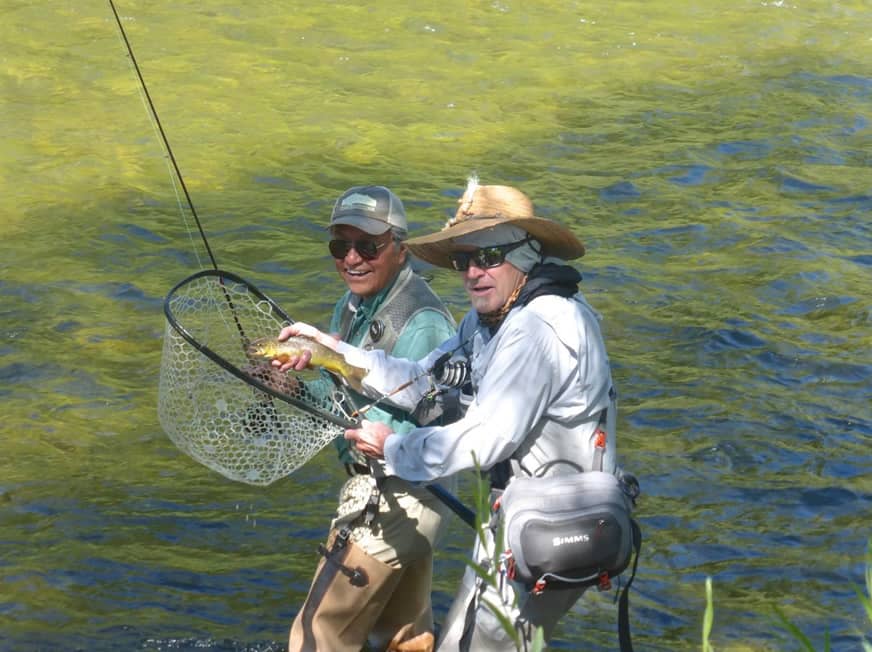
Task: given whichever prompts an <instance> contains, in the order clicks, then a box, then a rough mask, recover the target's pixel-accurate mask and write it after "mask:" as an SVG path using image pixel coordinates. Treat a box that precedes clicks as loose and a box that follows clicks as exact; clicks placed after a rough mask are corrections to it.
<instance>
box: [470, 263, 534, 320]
mask: <svg viewBox="0 0 872 652" xmlns="http://www.w3.org/2000/svg"><path fill="white" fill-rule="evenodd" d="M459 274H460V275H461V276H462V277H463V287H464V288H465V289H466V293H467V294H468V295H469V301H470V303H472V307H473V308H474V309H475V311H476V312H478V313H480V314H486V313H489V312H494V311H495V310H499V309H500V308H502V307H503V306H504V305H505V303H506V301H508V300H509V297H510V296H512V292H514V291H515V288H517V287H518V285H519V284H520V283H521V280H522V279H523V278H524V272H522V271H521V270H519V269H518V268H517V267H515V266H514V265H512V264H511V263H509V262H503V264H502V265H499V266H497V267H489V268H487V269H482V268H480V267H476V265H475V264H474V263H471V264H470V265H469V269H467V270H466V271H465V272H459Z"/></svg>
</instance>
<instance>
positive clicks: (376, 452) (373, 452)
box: [345, 419, 394, 459]
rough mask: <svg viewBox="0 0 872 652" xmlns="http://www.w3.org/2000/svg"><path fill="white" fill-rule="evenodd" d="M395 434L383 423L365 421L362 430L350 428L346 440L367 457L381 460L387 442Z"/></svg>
mask: <svg viewBox="0 0 872 652" xmlns="http://www.w3.org/2000/svg"><path fill="white" fill-rule="evenodd" d="M392 434H394V431H393V430H391V429H390V426H388V425H387V424H384V423H382V422H381V421H367V420H366V419H364V420H363V421H362V422H361V424H360V428H349V429H348V430H346V431H345V438H346V439H347V440H349V441H351V442H354V445H355V448H357V450H359V451H360V452H361V453H363V454H364V455H366V456H367V457H374V458H376V459H381V458H383V457H384V456H385V440H386V439H387V438H388V437H390V436H391V435H392Z"/></svg>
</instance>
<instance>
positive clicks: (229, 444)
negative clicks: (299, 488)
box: [158, 270, 353, 485]
mask: <svg viewBox="0 0 872 652" xmlns="http://www.w3.org/2000/svg"><path fill="white" fill-rule="evenodd" d="M164 314H165V315H166V318H167V324H166V332H165V335H164V345H163V356H162V358H161V369H160V386H159V391H158V416H159V418H160V423H161V426H162V427H163V429H164V430H165V431H166V433H167V435H168V436H169V438H170V439H171V440H172V441H173V443H175V445H176V446H178V447H179V448H180V449H181V450H182V451H184V452H185V453H186V454H188V455H190V456H191V457H192V458H194V459H195V460H197V461H198V462H200V463H202V464H204V465H205V466H207V467H209V468H210V469H212V470H214V471H217V472H218V473H220V474H222V475H223V476H225V477H227V478H230V479H231V480H236V481H239V482H245V483H247V484H252V485H268V484H270V483H272V482H275V481H276V480H278V479H280V478H283V477H285V476H287V475H289V474H291V473H293V472H294V471H295V470H296V469H298V468H299V467H300V466H302V465H303V464H305V463H306V462H307V461H309V460H310V459H311V458H312V457H314V456H315V455H316V454H317V453H318V452H319V451H320V450H321V449H323V448H324V447H325V446H326V445H327V444H329V443H330V442H331V441H332V440H333V439H334V438H335V437H337V436H341V435H342V433H343V430H344V428H346V427H348V426H349V425H351V420H350V419H349V418H348V416H347V415H348V414H350V413H351V412H352V411H353V407H351V402H350V399H349V398H348V396H347V395H346V394H345V393H344V392H343V391H342V389H341V388H340V385H339V383H338V382H335V381H333V380H332V379H330V378H329V377H327V376H320V377H319V379H318V380H312V379H308V380H307V379H306V378H305V377H303V378H300V377H295V376H286V375H285V374H281V373H280V372H278V371H277V370H275V369H273V368H271V367H270V366H269V363H268V362H267V361H260V362H256V361H255V362H253V361H252V360H250V359H249V358H248V356H247V355H246V348H247V345H248V343H249V342H250V341H252V340H254V339H256V338H259V337H275V336H276V335H277V334H278V332H279V330H281V328H282V327H283V326H286V325H288V324H290V323H292V322H293V320H292V319H290V317H288V316H287V315H286V314H285V313H284V312H283V311H282V310H281V308H279V306H278V305H276V304H275V303H274V302H273V301H272V300H271V299H269V297H267V296H266V295H264V294H263V293H262V292H260V291H259V290H258V289H257V288H255V287H254V286H253V285H251V284H250V283H248V282H247V281H245V280H243V279H242V278H240V277H238V276H236V275H234V274H231V273H229V272H223V271H219V270H206V271H202V272H198V273H196V274H194V275H192V276H190V277H188V278H186V279H185V280H183V281H182V282H180V283H179V284H178V285H176V287H174V288H173V289H172V290H171V291H170V292H169V294H168V295H167V298H166V300H165V302H164ZM307 384H308V386H309V387H310V388H311V387H315V386H317V387H318V388H319V390H320V391H317V392H313V391H311V389H307V387H306V385H307Z"/></svg>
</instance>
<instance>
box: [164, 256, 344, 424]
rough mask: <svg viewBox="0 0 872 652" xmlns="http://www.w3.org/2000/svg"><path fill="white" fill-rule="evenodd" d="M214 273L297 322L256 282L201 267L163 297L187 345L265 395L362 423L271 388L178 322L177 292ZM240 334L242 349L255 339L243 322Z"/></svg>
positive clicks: (171, 320)
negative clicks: (175, 310) (247, 332)
mask: <svg viewBox="0 0 872 652" xmlns="http://www.w3.org/2000/svg"><path fill="white" fill-rule="evenodd" d="M213 276H214V277H216V278H218V279H220V280H219V282H223V280H225V279H226V280H229V281H232V282H233V283H238V284H239V285H242V286H244V287H245V288H246V289H247V290H248V291H249V292H250V293H251V294H253V295H254V296H256V297H257V298H258V299H260V300H261V301H265V302H266V303H267V304H268V305H269V307H270V309H271V310H272V311H274V312H275V313H276V314H277V315H279V316H281V318H282V321H283V322H284V325H290V324H293V323H294V320H293V319H291V318H290V317H289V316H288V314H287V313H286V312H285V311H284V310H282V308H281V307H280V306H279V305H278V304H277V303H276V302H275V301H273V300H272V299H271V298H270V297H269V296H267V295H266V294H264V293H263V292H261V291H260V290H259V289H258V288H257V287H255V286H254V285H252V284H251V283H249V282H248V281H246V280H245V279H244V278H242V277H241V276H238V275H236V274H233V273H232V272H227V271H223V270H219V269H206V270H202V271H200V272H197V273H196V274H192V275H191V276H189V277H187V278H185V279H183V280H182V281H179V282H178V283H177V284H176V285H175V286H174V287H173V288H172V289H171V290H170V291H169V292H168V293H167V297H166V299H165V300H164V315H165V316H166V318H167V323H168V324H169V325H170V326H172V327H173V329H174V330H175V331H176V332H177V333H178V334H179V335H181V336H182V337H183V338H184V339H185V341H186V342H187V343H188V344H190V345H191V346H193V347H194V348H195V349H197V350H198V351H199V352H200V353H202V354H203V355H205V356H206V357H207V358H209V359H210V360H212V362H214V363H216V364H218V365H220V366H221V367H222V368H223V369H225V370H226V371H229V372H230V373H231V374H233V375H234V376H236V377H237V378H239V379H240V380H242V381H243V382H245V383H248V384H249V385H253V386H254V387H256V388H257V389H259V390H260V391H262V392H264V393H266V394H269V395H270V396H272V397H273V398H277V399H279V400H281V401H285V402H286V403H290V404H291V405H293V406H295V407H298V408H300V409H301V410H304V411H306V412H311V413H314V414H315V415H317V416H320V417H323V418H325V419H327V420H328V421H332V422H333V423H335V424H336V425H337V426H340V427H341V428H353V427H355V426H356V425H359V424H358V423H357V422H356V421H354V420H352V419H351V418H350V417H346V416H342V415H339V414H335V413H332V412H329V411H327V410H323V409H321V408H319V407H318V406H315V405H312V404H311V403H308V402H306V401H303V400H300V399H297V398H295V397H293V396H288V395H287V394H285V393H283V392H280V391H278V390H276V389H275V388H273V387H270V386H269V385H267V384H266V383H263V382H261V381H260V380H258V379H257V378H255V377H253V376H251V375H249V374H247V373H245V372H244V371H242V370H241V369H239V367H237V366H236V365H234V364H232V363H230V362H228V361H227V360H225V359H224V358H223V357H222V356H221V355H219V354H218V353H216V352H215V351H213V350H212V349H211V348H209V347H208V346H207V345H205V344H203V343H202V342H198V341H197V339H196V338H195V337H194V336H193V335H192V334H191V333H189V332H188V331H187V330H186V329H185V327H184V326H182V325H181V324H180V323H179V321H178V320H177V319H176V316H175V315H174V314H173V311H172V302H173V298H174V296H175V295H176V293H177V292H178V291H179V289H180V288H183V287H186V286H187V285H189V284H190V283H191V282H192V281H194V280H196V279H198V278H203V277H213ZM228 301H229V299H228ZM230 310H233V305H232V303H231V304H230ZM269 334H270V335H273V334H277V333H269ZM239 337H240V345H241V346H242V347H243V348H244V347H245V346H247V345H248V343H249V342H250V341H251V340H252V339H254V338H248V337H247V335H246V334H245V333H244V331H243V330H242V327H241V325H240V336H239ZM324 373H329V372H327V371H325V372H324ZM334 380H335V378H334ZM335 384H336V391H338V392H341V393H342V394H344V398H345V399H346V400H347V404H350V405H353V401H352V400H351V397H349V396H348V394H347V392H346V391H345V390H344V388H343V387H342V385H341V383H339V381H335Z"/></svg>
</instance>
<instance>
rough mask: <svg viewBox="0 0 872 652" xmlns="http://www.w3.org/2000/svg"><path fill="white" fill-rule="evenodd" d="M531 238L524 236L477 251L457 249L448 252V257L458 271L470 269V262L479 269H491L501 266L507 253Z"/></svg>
mask: <svg viewBox="0 0 872 652" xmlns="http://www.w3.org/2000/svg"><path fill="white" fill-rule="evenodd" d="M529 241H530V238H524V239H523V240H520V241H519V242H512V243H509V244H504V245H494V246H493V247H482V248H481V249H476V250H475V251H455V252H454V253H451V254H448V259H449V260H450V261H451V266H452V267H453V268H454V269H455V270H457V271H458V272H465V271H466V270H468V269H469V265H470V263H472V264H473V265H475V266H476V267H478V268H479V269H490V268H491V267H499V266H500V265H502V264H503V263H504V262H505V261H506V254H507V253H509V252H510V251H512V250H513V249H517V248H518V247H520V246H521V245H523V244H527V243H528V242H529Z"/></svg>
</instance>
